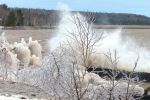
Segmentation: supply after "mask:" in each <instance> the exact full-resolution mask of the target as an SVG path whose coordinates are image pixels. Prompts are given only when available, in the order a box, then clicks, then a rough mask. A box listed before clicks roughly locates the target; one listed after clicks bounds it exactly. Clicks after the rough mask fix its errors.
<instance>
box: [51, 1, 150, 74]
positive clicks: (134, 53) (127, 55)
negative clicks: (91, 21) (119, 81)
mask: <svg viewBox="0 0 150 100" xmlns="http://www.w3.org/2000/svg"><path fill="white" fill-rule="evenodd" d="M59 5H61V7H64V8H65V10H64V8H63V13H61V14H62V15H61V16H62V17H61V18H62V19H61V21H60V24H59V26H58V29H57V34H56V36H55V37H53V38H52V39H51V40H50V41H49V45H50V48H51V50H52V51H53V50H55V49H56V48H57V47H59V45H60V44H63V43H64V41H66V40H68V39H69V38H68V37H67V35H68V31H72V30H74V31H76V27H75V26H74V24H73V23H72V22H71V20H70V19H71V18H72V14H71V13H70V12H69V7H67V6H66V5H64V4H61V3H59ZM76 16H79V18H81V19H85V18H84V17H83V16H81V15H80V14H76ZM84 21H85V20H84ZM122 38H123V37H122V29H116V30H114V31H113V32H108V31H105V30H104V35H103V39H102V40H101V41H100V44H101V45H100V46H98V47H96V48H94V49H95V51H96V52H95V55H96V56H97V58H98V57H99V58H102V59H103V60H102V61H103V63H104V62H105V61H104V60H105V58H104V56H102V55H101V54H103V53H107V51H108V50H111V51H113V50H116V51H117V52H118V57H119V69H121V70H128V71H132V70H133V68H134V63H135V61H136V59H137V57H138V56H139V57H140V59H139V62H138V66H137V68H136V71H138V72H150V62H149V59H150V52H149V51H148V50H146V49H144V48H141V47H139V46H138V45H137V44H136V43H135V42H134V41H133V40H132V39H130V38H128V40H127V41H123V39H122ZM96 62H98V63H99V64H101V65H102V62H100V61H99V59H96ZM97 65H98V64H97ZM103 67H107V66H103Z"/></svg>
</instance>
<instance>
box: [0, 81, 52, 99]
mask: <svg viewBox="0 0 150 100" xmlns="http://www.w3.org/2000/svg"><path fill="white" fill-rule="evenodd" d="M48 98H50V96H49V95H48V94H47V93H45V92H44V91H43V90H42V89H40V88H39V87H35V86H30V85H27V84H24V83H17V82H11V81H3V80H0V100H20V99H26V100H29V99H30V100H48Z"/></svg>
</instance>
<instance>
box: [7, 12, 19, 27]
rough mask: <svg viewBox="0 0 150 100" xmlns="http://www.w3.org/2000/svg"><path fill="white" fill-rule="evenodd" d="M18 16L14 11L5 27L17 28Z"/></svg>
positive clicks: (9, 15)
mask: <svg viewBox="0 0 150 100" xmlns="http://www.w3.org/2000/svg"><path fill="white" fill-rule="evenodd" d="M16 20H17V18H16V15H15V12H14V11H10V12H9V14H8V16H7V18H6V22H5V26H15V25H16Z"/></svg>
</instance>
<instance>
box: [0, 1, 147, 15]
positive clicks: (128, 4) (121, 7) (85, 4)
mask: <svg viewBox="0 0 150 100" xmlns="http://www.w3.org/2000/svg"><path fill="white" fill-rule="evenodd" d="M0 3H1V4H2V3H6V4H7V5H8V6H10V7H25V8H44V9H57V8H58V5H59V6H60V4H62V3H63V4H66V5H67V6H68V7H69V8H70V9H71V10H75V11H79V10H82V11H95V12H114V13H134V14H141V15H146V16H149V17H150V0H0Z"/></svg>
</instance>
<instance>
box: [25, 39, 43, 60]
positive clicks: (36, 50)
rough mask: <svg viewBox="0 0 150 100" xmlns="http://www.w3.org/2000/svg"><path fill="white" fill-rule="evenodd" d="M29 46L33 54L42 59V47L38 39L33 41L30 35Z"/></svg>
mask: <svg viewBox="0 0 150 100" xmlns="http://www.w3.org/2000/svg"><path fill="white" fill-rule="evenodd" d="M28 46H29V49H30V51H31V55H35V56H37V57H39V58H40V59H41V58H42V47H41V45H40V44H39V43H38V41H37V40H35V41H33V40H32V38H31V37H30V38H29V43H28Z"/></svg>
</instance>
